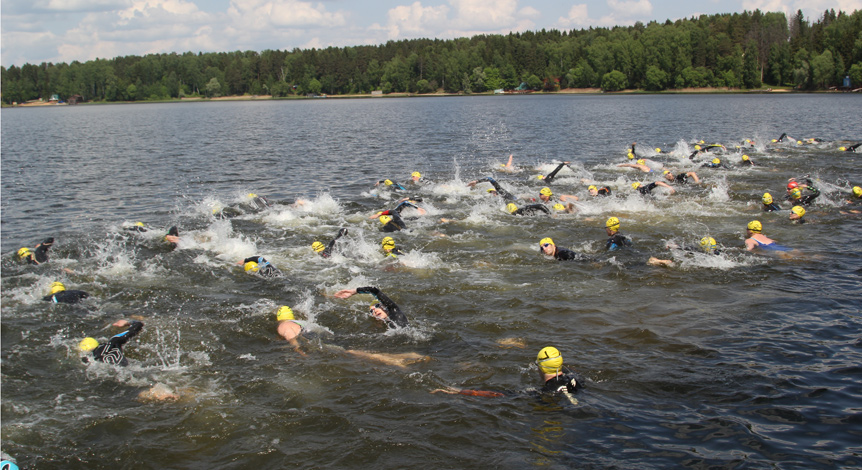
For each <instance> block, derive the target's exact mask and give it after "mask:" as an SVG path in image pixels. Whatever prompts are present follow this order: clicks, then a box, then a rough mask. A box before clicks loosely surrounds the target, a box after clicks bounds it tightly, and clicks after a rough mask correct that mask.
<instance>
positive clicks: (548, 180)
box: [543, 163, 566, 184]
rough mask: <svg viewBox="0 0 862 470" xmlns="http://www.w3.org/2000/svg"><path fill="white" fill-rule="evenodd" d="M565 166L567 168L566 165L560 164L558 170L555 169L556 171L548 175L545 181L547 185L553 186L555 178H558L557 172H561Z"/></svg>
mask: <svg viewBox="0 0 862 470" xmlns="http://www.w3.org/2000/svg"><path fill="white" fill-rule="evenodd" d="M564 166H566V164H565V163H560V164H559V165H557V168H554V171H552V172H550V173H548V176H546V177H544V178H543V181H544V182H545V183H548V184H551V181H554V178H556V177H557V172H559V171H560V170H561V169H562V168H563V167H564Z"/></svg>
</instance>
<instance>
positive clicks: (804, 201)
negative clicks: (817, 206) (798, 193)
mask: <svg viewBox="0 0 862 470" xmlns="http://www.w3.org/2000/svg"><path fill="white" fill-rule="evenodd" d="M805 189H807V192H806V193H805V194H803V195H802V197H800V198H799V199H793V197H791V196H790V195H787V196H785V199H787V200H788V201H790V202H791V203H792V204H793V205H794V206H805V207H808V206H809V205H811V203H812V202H814V200H815V199H817V198H818V197H819V196H820V190H819V189H817V188H815V187H814V186H808V187H807V188H805Z"/></svg>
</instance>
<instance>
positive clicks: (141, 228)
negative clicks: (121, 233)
mask: <svg viewBox="0 0 862 470" xmlns="http://www.w3.org/2000/svg"><path fill="white" fill-rule="evenodd" d="M123 230H126V231H129V232H138V233H144V232H146V231H147V226H146V224H144V223H143V222H135V223H134V224H133V225H130V226H128V227H123Z"/></svg>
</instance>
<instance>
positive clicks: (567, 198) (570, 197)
mask: <svg viewBox="0 0 862 470" xmlns="http://www.w3.org/2000/svg"><path fill="white" fill-rule="evenodd" d="M560 200H561V201H563V202H566V201H578V200H580V199H579V198H578V196H574V195H572V194H561V195H560Z"/></svg>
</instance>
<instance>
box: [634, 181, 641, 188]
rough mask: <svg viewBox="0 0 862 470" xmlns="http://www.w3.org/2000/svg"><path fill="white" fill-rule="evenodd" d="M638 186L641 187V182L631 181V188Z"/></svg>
mask: <svg viewBox="0 0 862 470" xmlns="http://www.w3.org/2000/svg"><path fill="white" fill-rule="evenodd" d="M640 187H641V184H640V183H638V182H634V183H632V189H638V188H640Z"/></svg>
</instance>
